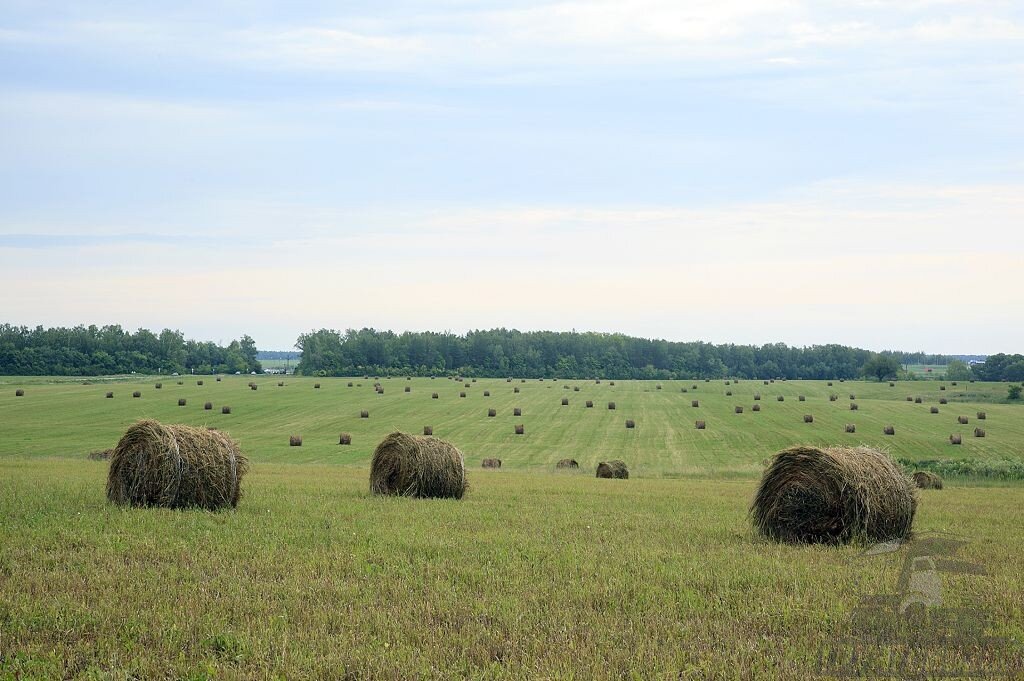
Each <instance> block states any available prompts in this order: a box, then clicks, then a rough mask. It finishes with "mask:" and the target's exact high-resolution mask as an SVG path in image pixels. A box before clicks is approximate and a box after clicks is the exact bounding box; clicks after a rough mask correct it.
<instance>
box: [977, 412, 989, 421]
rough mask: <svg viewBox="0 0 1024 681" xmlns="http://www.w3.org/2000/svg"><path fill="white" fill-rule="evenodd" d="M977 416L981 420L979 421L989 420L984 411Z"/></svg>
mask: <svg viewBox="0 0 1024 681" xmlns="http://www.w3.org/2000/svg"><path fill="white" fill-rule="evenodd" d="M976 416H977V417H978V420H979V421H984V420H985V419H986V418H987V415H986V414H985V412H983V411H979V412H978V413H977V414H976Z"/></svg>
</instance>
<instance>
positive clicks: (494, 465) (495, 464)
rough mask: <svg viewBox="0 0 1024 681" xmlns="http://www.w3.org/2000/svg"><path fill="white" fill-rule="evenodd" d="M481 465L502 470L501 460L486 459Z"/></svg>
mask: <svg viewBox="0 0 1024 681" xmlns="http://www.w3.org/2000/svg"><path fill="white" fill-rule="evenodd" d="M481 464H482V467H483V468H501V459H484V460H483V461H482V462H481Z"/></svg>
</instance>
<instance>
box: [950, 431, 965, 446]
mask: <svg viewBox="0 0 1024 681" xmlns="http://www.w3.org/2000/svg"><path fill="white" fill-rule="evenodd" d="M963 443H964V437H963V435H961V434H960V433H953V434H952V435H950V436H949V444H951V445H962V444H963Z"/></svg>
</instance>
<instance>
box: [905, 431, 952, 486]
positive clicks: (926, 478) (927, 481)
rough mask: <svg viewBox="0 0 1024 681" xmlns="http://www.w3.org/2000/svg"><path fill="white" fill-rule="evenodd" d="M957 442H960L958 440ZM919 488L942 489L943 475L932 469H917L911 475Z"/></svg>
mask: <svg viewBox="0 0 1024 681" xmlns="http://www.w3.org/2000/svg"><path fill="white" fill-rule="evenodd" d="M956 444H960V443H959V442H957V443H956ZM911 477H912V478H913V480H914V484H915V485H917V488H918V489H942V476H940V475H939V474H937V473H932V472H931V471H915V472H914V475H913V476H911Z"/></svg>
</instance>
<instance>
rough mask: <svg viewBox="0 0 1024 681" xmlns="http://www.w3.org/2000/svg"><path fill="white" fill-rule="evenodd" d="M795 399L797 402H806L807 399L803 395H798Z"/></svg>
mask: <svg viewBox="0 0 1024 681" xmlns="http://www.w3.org/2000/svg"><path fill="white" fill-rule="evenodd" d="M796 399H797V401H798V402H806V401H807V398H806V397H805V396H803V395H800V396H798V397H797V398H796Z"/></svg>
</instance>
